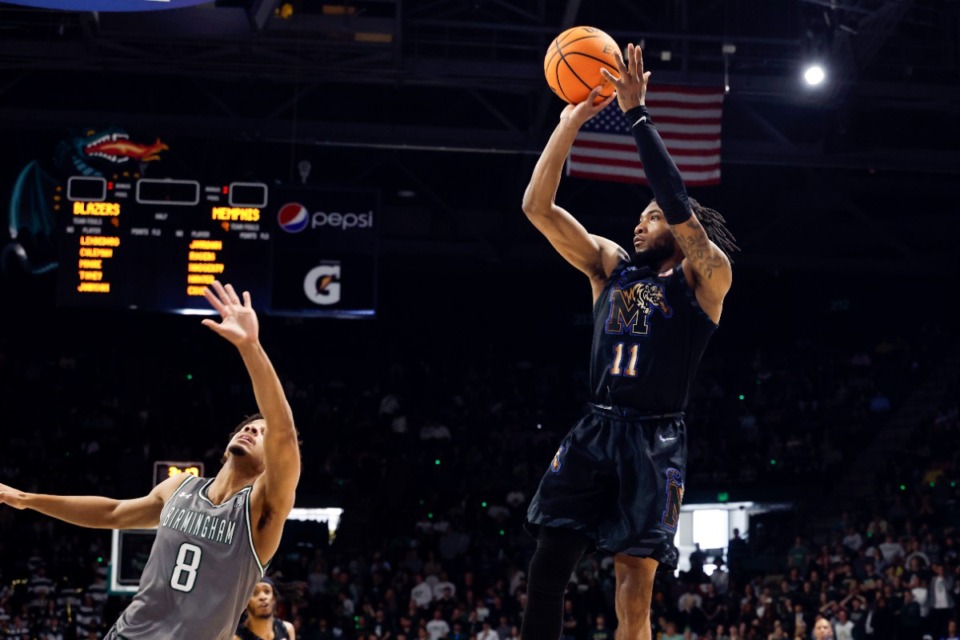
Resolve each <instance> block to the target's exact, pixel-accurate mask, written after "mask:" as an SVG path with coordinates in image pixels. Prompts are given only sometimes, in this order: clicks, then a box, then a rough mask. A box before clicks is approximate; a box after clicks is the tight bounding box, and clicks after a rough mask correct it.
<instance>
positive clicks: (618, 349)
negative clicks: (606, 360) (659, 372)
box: [610, 342, 640, 378]
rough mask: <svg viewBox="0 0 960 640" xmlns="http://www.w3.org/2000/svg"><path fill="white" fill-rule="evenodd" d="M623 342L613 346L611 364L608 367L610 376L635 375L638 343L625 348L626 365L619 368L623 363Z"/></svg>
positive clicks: (638, 349)
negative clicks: (626, 353) (626, 352)
mask: <svg viewBox="0 0 960 640" xmlns="http://www.w3.org/2000/svg"><path fill="white" fill-rule="evenodd" d="M623 347H624V344H623V343H622V342H618V343H617V344H616V345H615V346H614V347H613V366H611V367H610V375H612V376H628V377H630V378H636V377H637V355H638V353H639V352H640V345H638V344H632V345H630V346H629V348H628V349H627V351H628V355H627V366H626V368H625V369H624V368H621V367H622V365H623V351H624V348H623Z"/></svg>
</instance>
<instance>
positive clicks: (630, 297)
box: [604, 281, 673, 336]
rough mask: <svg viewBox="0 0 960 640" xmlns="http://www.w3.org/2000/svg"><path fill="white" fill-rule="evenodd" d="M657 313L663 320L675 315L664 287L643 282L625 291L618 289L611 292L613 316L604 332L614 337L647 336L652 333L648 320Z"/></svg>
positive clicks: (630, 286)
mask: <svg viewBox="0 0 960 640" xmlns="http://www.w3.org/2000/svg"><path fill="white" fill-rule="evenodd" d="M654 310H659V311H660V313H661V314H663V317H664V318H669V317H671V316H673V309H671V308H670V305H668V304H667V301H666V296H665V295H664V293H663V285H659V284H655V283H653V282H646V281H641V282H635V283H633V284H631V285H629V286H627V287H625V288H619V287H617V288H615V289H613V291H611V292H610V315H609V316H608V317H607V324H606V326H605V327H604V330H605V331H606V332H607V333H612V334H622V333H628V332H629V333H630V334H631V335H635V336H645V335H647V333H648V332H649V331H650V325H649V324H648V323H647V318H649V316H650V314H652V313H653V312H654Z"/></svg>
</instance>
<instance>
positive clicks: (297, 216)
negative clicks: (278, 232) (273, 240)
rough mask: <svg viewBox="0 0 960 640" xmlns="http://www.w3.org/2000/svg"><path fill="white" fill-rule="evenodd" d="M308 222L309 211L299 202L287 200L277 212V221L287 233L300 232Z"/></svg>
mask: <svg viewBox="0 0 960 640" xmlns="http://www.w3.org/2000/svg"><path fill="white" fill-rule="evenodd" d="M309 222H310V212H308V211H307V208H306V207H305V206H303V205H302V204H300V203H299V202H288V203H287V204H285V205H283V206H282V207H280V211H278V212H277V223H278V224H279V225H280V228H281V229H283V230H284V231H286V232H287V233H300V232H301V231H303V230H304V229H306V228H307V224H308V223H309Z"/></svg>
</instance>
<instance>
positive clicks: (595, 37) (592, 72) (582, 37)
mask: <svg viewBox="0 0 960 640" xmlns="http://www.w3.org/2000/svg"><path fill="white" fill-rule="evenodd" d="M615 51H618V47H617V43H616V41H614V39H613V38H611V37H610V36H609V35H607V34H606V33H604V32H603V31H601V30H600V29H597V28H595V27H571V28H569V29H567V30H566V31H564V32H563V33H561V34H560V35H558V36H557V37H556V38H554V40H553V42H551V43H550V47H549V48H548V49H547V55H546V56H544V58H543V73H544V75H546V77H547V84H548V85H550V88H551V89H553V92H554V93H555V94H557V95H558V96H560V98H562V99H563V100H565V101H567V102H569V103H570V104H578V103H580V102H583V101H584V100H586V99H587V96H588V95H589V94H590V90H591V89H593V88H594V87H596V86H597V85H600V86H602V87H603V88H602V89H601V90H600V96H599V97H598V98H597V102H600V101H602V100H604V99H605V98H608V97H610V96H611V95H613V91H614V89H613V86H612V85H610V83H609V82H608V81H607V80H606V78H604V77H603V76H602V75H600V69H603V68H606V69H607V70H608V71H610V73H612V74H613V75H615V76H616V75H619V72H618V71H617V61H616V58H614V57H613V54H614V52H615Z"/></svg>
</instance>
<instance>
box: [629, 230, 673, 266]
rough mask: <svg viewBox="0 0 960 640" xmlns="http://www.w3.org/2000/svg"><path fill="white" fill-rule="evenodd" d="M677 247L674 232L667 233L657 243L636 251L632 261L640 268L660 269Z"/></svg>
mask: <svg viewBox="0 0 960 640" xmlns="http://www.w3.org/2000/svg"><path fill="white" fill-rule="evenodd" d="M676 249H677V240H676V238H674V237H673V234H669V233H668V234H666V235H665V236H663V237H661V238H660V239H659V240H658V241H657V242H656V243H655V244H651V245H649V246H648V247H647V248H646V250H644V251H634V252H633V256H632V257H631V258H630V263H631V264H633V266H635V267H638V268H644V267H646V268H648V269H652V270H654V271H657V272H659V271H660V265H662V264H663V263H664V262H665V261H666V260H668V259H669V258H670V257H672V256H673V253H674V251H676Z"/></svg>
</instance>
